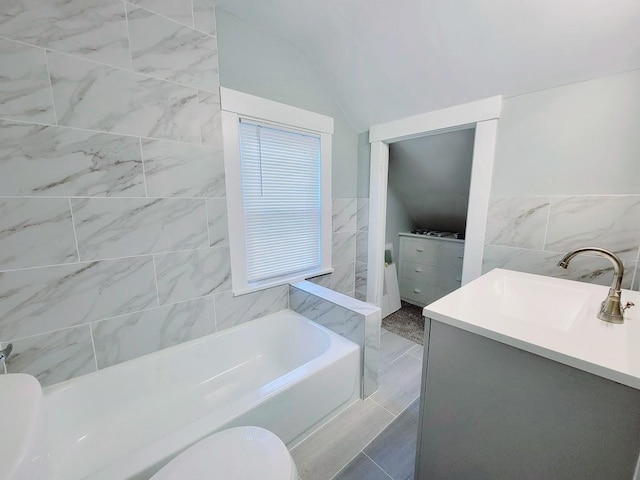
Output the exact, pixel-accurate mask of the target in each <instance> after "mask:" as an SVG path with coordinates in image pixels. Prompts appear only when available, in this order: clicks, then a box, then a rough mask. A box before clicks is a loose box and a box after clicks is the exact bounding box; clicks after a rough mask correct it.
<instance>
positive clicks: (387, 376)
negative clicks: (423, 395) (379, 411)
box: [371, 355, 422, 415]
mask: <svg viewBox="0 0 640 480" xmlns="http://www.w3.org/2000/svg"><path fill="white" fill-rule="evenodd" d="M421 375H422V362H421V361H420V360H418V359H417V358H414V357H412V356H410V355H403V356H401V357H400V358H399V359H397V360H396V361H395V362H393V363H391V364H390V365H387V366H386V367H384V368H382V369H381V370H380V377H379V386H378V391H377V392H375V393H374V394H373V395H371V399H372V400H375V401H376V402H377V403H378V404H380V405H382V406H383V407H384V408H386V409H387V410H389V411H390V412H391V413H393V414H394V415H399V414H400V413H401V412H402V411H403V410H404V409H405V408H407V407H408V406H409V404H410V403H411V402H413V401H414V400H415V399H416V398H418V397H419V396H420V381H421Z"/></svg>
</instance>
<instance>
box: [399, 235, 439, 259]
mask: <svg viewBox="0 0 640 480" xmlns="http://www.w3.org/2000/svg"><path fill="white" fill-rule="evenodd" d="M400 258H404V259H406V260H409V261H412V262H415V263H422V264H430V265H436V264H437V263H438V246H437V245H435V244H433V243H432V242H425V241H424V240H420V239H413V238H402V239H401V241H400Z"/></svg>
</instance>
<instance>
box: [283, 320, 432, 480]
mask: <svg viewBox="0 0 640 480" xmlns="http://www.w3.org/2000/svg"><path fill="white" fill-rule="evenodd" d="M422 353H423V347H422V345H418V344H416V343H415V342H412V341H410V340H407V339H405V338H402V337H400V336H398V335H396V334H394V333H391V332H388V331H387V330H384V329H383V330H382V334H381V336H380V385H379V389H378V391H377V392H376V393H374V394H373V395H372V396H371V397H369V398H367V399H366V400H364V401H358V402H357V403H355V404H353V405H352V406H351V407H349V408H348V409H347V410H345V411H344V412H342V413H341V414H340V415H338V416H337V417H335V418H334V419H333V420H331V421H330V422H328V423H327V424H326V425H324V426H323V427H322V428H321V429H320V430H318V431H316V432H315V433H314V434H313V435H311V436H309V437H307V438H306V439H305V440H304V441H302V442H301V443H299V444H298V445H296V446H295V447H294V448H293V449H292V450H291V454H292V455H293V458H294V459H295V461H296V465H297V466H298V472H299V473H300V477H301V478H302V480H331V479H332V480H378V479H380V480H389V479H392V480H408V479H413V471H414V463H415V448H416V439H417V435H418V431H417V428H418V427H417V425H418V410H419V401H418V397H419V396H420V379H421V374H422Z"/></svg>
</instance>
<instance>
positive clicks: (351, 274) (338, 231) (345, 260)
mask: <svg viewBox="0 0 640 480" xmlns="http://www.w3.org/2000/svg"><path fill="white" fill-rule="evenodd" d="M357 213H358V201H357V199H356V198H334V199H333V207H332V232H333V233H332V235H333V242H332V258H331V263H332V265H333V273H332V274H331V275H329V276H327V277H328V278H329V279H330V280H328V283H329V284H328V285H327V284H326V283H327V282H323V284H324V285H325V286H326V287H329V288H331V289H333V290H335V291H337V292H340V293H344V294H345V295H349V296H351V297H354V296H355V286H356V285H355V272H356V264H355V262H356V225H357ZM313 281H314V283H319V282H322V280H321V279H320V278H316V279H314V280H313Z"/></svg>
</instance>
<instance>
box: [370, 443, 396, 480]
mask: <svg viewBox="0 0 640 480" xmlns="http://www.w3.org/2000/svg"><path fill="white" fill-rule="evenodd" d="M362 454H363V455H364V456H365V457H367V458H368V459H369V460H371V461H372V462H373V464H374V465H375V466H376V467H378V468H379V469H380V470H382V472H383V473H384V474H385V475H386V476H387V477H389V478H390V479H391V480H394V478H393V477H392V476H391V475H389V474H388V473H387V471H386V470H385V469H384V468H382V467H381V466H380V465H378V464H377V463H376V461H375V460H374V459H373V458H371V457H370V456H369V455H367V454H366V452H365V451H364V450H363V451H362Z"/></svg>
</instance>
